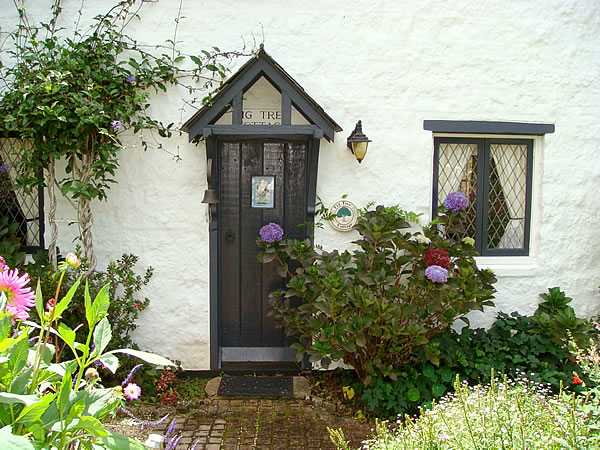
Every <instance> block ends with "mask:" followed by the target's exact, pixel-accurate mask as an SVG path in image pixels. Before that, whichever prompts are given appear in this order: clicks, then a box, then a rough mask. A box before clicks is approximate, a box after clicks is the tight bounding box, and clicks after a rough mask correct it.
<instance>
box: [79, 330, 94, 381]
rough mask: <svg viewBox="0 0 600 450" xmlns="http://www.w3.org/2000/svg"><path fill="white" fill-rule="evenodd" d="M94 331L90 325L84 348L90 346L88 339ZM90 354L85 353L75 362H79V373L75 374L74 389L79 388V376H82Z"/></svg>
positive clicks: (88, 362)
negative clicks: (84, 355)
mask: <svg viewBox="0 0 600 450" xmlns="http://www.w3.org/2000/svg"><path fill="white" fill-rule="evenodd" d="M93 332H94V327H90V331H89V332H88V337H87V340H86V341H85V348H88V349H89V348H90V341H91V340H92V333H93ZM90 359H91V358H90V355H87V356H86V357H85V358H82V360H81V361H80V360H78V361H77V364H79V373H78V374H77V381H76V382H75V390H76V391H78V390H79V383H81V378H82V377H83V371H84V370H85V368H86V367H87V366H88V365H89V364H90Z"/></svg>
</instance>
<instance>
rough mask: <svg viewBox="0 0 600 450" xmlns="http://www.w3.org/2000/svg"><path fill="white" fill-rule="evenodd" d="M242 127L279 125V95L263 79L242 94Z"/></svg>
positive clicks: (267, 81) (269, 83)
mask: <svg viewBox="0 0 600 450" xmlns="http://www.w3.org/2000/svg"><path fill="white" fill-rule="evenodd" d="M242 123H243V124H244V125H281V93H280V92H279V91H278V90H277V89H276V88H275V87H274V86H273V85H272V84H271V82H270V81H269V80H267V79H266V78H265V77H260V78H259V79H258V80H256V82H255V83H254V84H253V85H252V86H250V88H249V89H248V90H246V91H245V92H244V107H243V113H242Z"/></svg>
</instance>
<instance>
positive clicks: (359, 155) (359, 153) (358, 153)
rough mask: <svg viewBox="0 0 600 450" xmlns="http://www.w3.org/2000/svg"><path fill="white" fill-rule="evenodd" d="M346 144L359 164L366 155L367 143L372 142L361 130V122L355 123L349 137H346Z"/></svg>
mask: <svg viewBox="0 0 600 450" xmlns="http://www.w3.org/2000/svg"><path fill="white" fill-rule="evenodd" d="M346 142H347V144H348V148H349V149H350V151H351V152H352V153H353V154H354V157H355V158H356V160H357V161H358V162H359V163H361V162H362V160H363V158H364V157H365V155H366V154H367V146H368V145H369V142H372V141H371V139H369V138H368V137H367V136H365V135H364V133H363V130H362V122H361V121H360V120H359V121H358V122H357V124H356V127H355V128H354V131H353V132H352V133H350V136H348V139H347V140H346Z"/></svg>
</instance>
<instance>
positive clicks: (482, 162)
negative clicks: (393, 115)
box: [432, 136, 534, 256]
mask: <svg viewBox="0 0 600 450" xmlns="http://www.w3.org/2000/svg"><path fill="white" fill-rule="evenodd" d="M445 143H450V144H452V143H465V144H477V185H476V186H477V192H478V193H482V195H479V194H478V195H477V203H476V206H475V248H476V249H477V251H478V252H479V254H480V255H481V256H529V250H530V238H531V236H530V231H531V201H532V200H531V199H532V184H533V164H534V154H533V143H534V140H533V139H525V138H512V137H506V138H502V137H498V136H495V137H475V138H472V137H464V138H461V137H442V136H435V137H434V154H433V196H432V211H433V217H435V216H436V214H437V209H438V205H439V204H440V203H442V202H443V200H444V199H438V194H439V192H438V183H439V149H440V144H445ZM491 144H509V145H527V163H526V173H525V176H526V182H525V183H526V187H525V189H526V191H525V226H524V238H523V241H524V242H523V247H522V248H515V249H505V248H488V233H487V229H488V211H489V201H487V199H488V197H489V193H490V183H489V180H490V146H491Z"/></svg>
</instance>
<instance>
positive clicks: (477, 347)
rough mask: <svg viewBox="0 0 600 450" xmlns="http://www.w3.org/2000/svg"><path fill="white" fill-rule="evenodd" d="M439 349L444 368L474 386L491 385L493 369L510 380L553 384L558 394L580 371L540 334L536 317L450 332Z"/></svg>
mask: <svg viewBox="0 0 600 450" xmlns="http://www.w3.org/2000/svg"><path fill="white" fill-rule="evenodd" d="M435 345H436V346H437V347H438V348H439V349H440V352H441V358H440V359H441V365H445V366H448V367H452V368H455V370H457V372H459V373H460V374H461V376H462V377H463V378H465V379H466V380H468V381H470V382H478V381H481V382H487V381H489V376H490V375H489V374H490V372H491V370H492V369H494V370H495V371H496V372H497V373H504V374H508V375H510V376H518V375H519V373H523V372H525V373H527V377H528V378H530V379H532V380H534V381H537V382H539V383H550V384H551V385H552V387H553V389H554V390H555V391H558V389H559V388H560V386H561V384H566V383H567V381H568V380H570V374H571V373H572V371H573V370H576V369H577V365H576V364H575V362H574V361H573V360H572V356H571V355H570V353H569V352H568V351H567V350H566V349H565V348H564V347H563V346H562V345H560V344H557V343H555V342H554V341H553V339H552V336H551V335H549V334H547V333H539V332H537V330H536V329H535V324H534V321H533V318H532V317H527V316H522V315H520V314H518V313H516V312H513V313H512V314H511V315H507V314H505V313H499V314H498V316H497V318H496V321H495V322H494V324H493V325H492V327H491V328H490V329H488V330H485V329H483V328H478V329H471V328H467V327H465V328H463V329H462V330H461V332H460V333H456V332H455V331H453V330H448V331H447V332H445V333H444V334H443V335H441V336H439V337H438V338H437V339H436V341H435Z"/></svg>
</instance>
